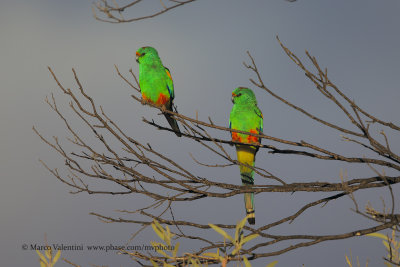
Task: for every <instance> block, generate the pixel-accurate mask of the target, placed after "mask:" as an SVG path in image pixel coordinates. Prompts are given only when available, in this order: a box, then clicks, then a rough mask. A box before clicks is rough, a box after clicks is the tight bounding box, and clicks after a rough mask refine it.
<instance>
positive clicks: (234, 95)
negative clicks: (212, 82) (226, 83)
mask: <svg viewBox="0 0 400 267" xmlns="http://www.w3.org/2000/svg"><path fill="white" fill-rule="evenodd" d="M235 97H236V94H235V93H232V98H231V100H232V103H233V104H235V102H234V99H235Z"/></svg>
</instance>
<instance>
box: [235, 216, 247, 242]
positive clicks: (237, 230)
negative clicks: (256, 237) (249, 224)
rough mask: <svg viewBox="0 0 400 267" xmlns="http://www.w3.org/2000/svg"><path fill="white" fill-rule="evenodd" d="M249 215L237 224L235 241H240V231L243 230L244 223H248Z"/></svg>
mask: <svg viewBox="0 0 400 267" xmlns="http://www.w3.org/2000/svg"><path fill="white" fill-rule="evenodd" d="M246 220H247V216H246V217H244V218H243V220H241V221H240V222H238V223H237V224H236V231H235V241H236V242H239V233H240V232H241V231H242V229H243V227H244V225H245V224H246Z"/></svg>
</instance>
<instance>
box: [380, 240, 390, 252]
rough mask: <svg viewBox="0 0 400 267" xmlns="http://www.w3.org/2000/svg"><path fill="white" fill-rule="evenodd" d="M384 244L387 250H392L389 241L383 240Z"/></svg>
mask: <svg viewBox="0 0 400 267" xmlns="http://www.w3.org/2000/svg"><path fill="white" fill-rule="evenodd" d="M382 243H383V245H384V246H385V247H386V249H387V250H390V246H389V243H388V242H386V241H385V240H382Z"/></svg>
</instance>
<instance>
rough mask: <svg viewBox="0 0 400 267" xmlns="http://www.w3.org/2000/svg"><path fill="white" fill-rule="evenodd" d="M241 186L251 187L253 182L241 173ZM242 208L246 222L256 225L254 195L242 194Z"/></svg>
mask: <svg viewBox="0 0 400 267" xmlns="http://www.w3.org/2000/svg"><path fill="white" fill-rule="evenodd" d="M241 176H242V184H243V185H245V186H250V185H253V184H254V182H253V181H249V177H248V174H246V173H242V175H241ZM244 206H245V208H246V213H247V216H248V217H247V221H248V222H249V224H255V223H256V217H255V208H254V193H244Z"/></svg>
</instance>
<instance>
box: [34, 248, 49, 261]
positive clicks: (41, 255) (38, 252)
mask: <svg viewBox="0 0 400 267" xmlns="http://www.w3.org/2000/svg"><path fill="white" fill-rule="evenodd" d="M36 253H37V254H38V255H39V258H40V260H41V261H43V262H44V263H46V265H48V262H47V260H46V258H45V257H44V255H43V254H42V253H40V251H39V250H36Z"/></svg>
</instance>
